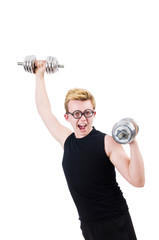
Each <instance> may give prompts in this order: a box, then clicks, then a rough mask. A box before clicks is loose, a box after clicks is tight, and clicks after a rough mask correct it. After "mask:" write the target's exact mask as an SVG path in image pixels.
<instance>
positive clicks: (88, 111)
mask: <svg viewBox="0 0 159 240" xmlns="http://www.w3.org/2000/svg"><path fill="white" fill-rule="evenodd" d="M68 113H69V114H71V115H72V116H73V117H74V118H75V119H80V118H81V117H82V115H84V116H85V117H86V118H91V117H92V116H93V113H94V111H93V110H91V109H86V110H85V111H84V112H81V111H80V110H75V111H74V112H73V113H70V112H67V114H68Z"/></svg>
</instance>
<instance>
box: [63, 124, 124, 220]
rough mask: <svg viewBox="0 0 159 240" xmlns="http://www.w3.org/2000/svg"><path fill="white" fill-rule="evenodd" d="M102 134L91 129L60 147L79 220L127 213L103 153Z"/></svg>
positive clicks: (112, 168)
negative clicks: (62, 148) (62, 149)
mask: <svg viewBox="0 0 159 240" xmlns="http://www.w3.org/2000/svg"><path fill="white" fill-rule="evenodd" d="M105 135H106V134H104V133H102V132H100V131H97V130H96V129H95V128H93V130H92V131H91V132H90V133H89V134H88V135H87V136H85V137H83V138H76V137H75V134H74V133H72V134H71V135H70V136H69V137H68V138H67V139H66V141H65V144H64V155H63V162H62V165H63V169H64V173H65V177H66V180H67V184H68V187H69V190H70V193H71V195H72V198H73V200H74V202H75V204H76V207H77V210H78V213H79V219H80V220H81V221H86V222H96V221H103V220H108V219H113V218H116V217H117V216H120V215H122V214H123V213H125V212H126V211H127V210H128V207H127V204H126V200H125V199H124V197H123V194H122V192H121V190H120V188H119V186H118V184H117V182H116V173H115V168H114V165H113V164H112V163H111V161H110V160H109V157H108V156H107V155H106V153H105V150H104V137H105Z"/></svg>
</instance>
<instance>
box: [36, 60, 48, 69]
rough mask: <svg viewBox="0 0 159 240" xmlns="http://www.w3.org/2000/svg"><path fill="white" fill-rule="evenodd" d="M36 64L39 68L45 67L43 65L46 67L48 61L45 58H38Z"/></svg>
mask: <svg viewBox="0 0 159 240" xmlns="http://www.w3.org/2000/svg"><path fill="white" fill-rule="evenodd" d="M35 66H36V67H37V68H43V67H46V61H44V60H38V61H36V62H35Z"/></svg>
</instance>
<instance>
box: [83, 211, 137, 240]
mask: <svg viewBox="0 0 159 240" xmlns="http://www.w3.org/2000/svg"><path fill="white" fill-rule="evenodd" d="M81 229H82V234H83V236H84V238H85V240H137V238H136V235H135V231H134V227H133V224H132V221H131V217H130V214H129V213H126V214H124V215H123V216H120V217H119V218H117V219H114V220H110V221H104V222H100V223H85V222H81Z"/></svg>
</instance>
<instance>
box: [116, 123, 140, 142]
mask: <svg viewBox="0 0 159 240" xmlns="http://www.w3.org/2000/svg"><path fill="white" fill-rule="evenodd" d="M138 132H139V127H138V125H137V123H136V122H135V121H134V120H133V119H132V118H123V119H122V120H120V121H119V122H117V123H116V124H115V125H114V126H113V129H112V137H113V138H114V140H115V141H116V142H118V143H120V144H126V143H131V142H132V141H133V140H134V139H135V137H136V135H137V134H138Z"/></svg>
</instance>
